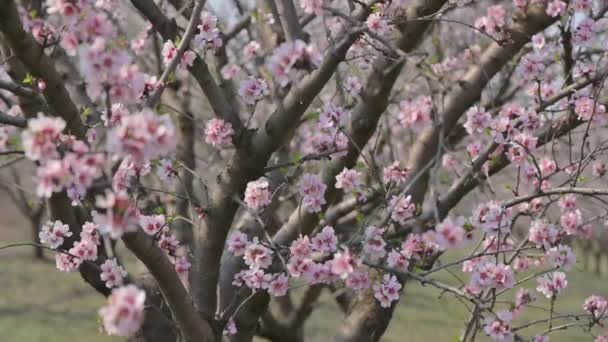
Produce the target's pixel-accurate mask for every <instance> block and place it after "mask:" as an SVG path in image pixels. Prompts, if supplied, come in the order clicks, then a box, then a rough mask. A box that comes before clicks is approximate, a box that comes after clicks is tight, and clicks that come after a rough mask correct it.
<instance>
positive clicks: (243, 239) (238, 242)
mask: <svg viewBox="0 0 608 342" xmlns="http://www.w3.org/2000/svg"><path fill="white" fill-rule="evenodd" d="M248 244H249V240H248V239H247V235H245V234H244V233H242V232H240V231H238V230H237V231H234V232H233V233H232V234H230V236H229V237H228V241H227V245H228V252H230V253H232V254H234V255H235V256H241V255H243V254H245V250H246V248H247V245H248Z"/></svg>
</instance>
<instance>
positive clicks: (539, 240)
mask: <svg viewBox="0 0 608 342" xmlns="http://www.w3.org/2000/svg"><path fill="white" fill-rule="evenodd" d="M528 239H529V240H530V242H532V243H534V244H536V247H537V248H541V247H542V248H544V249H546V250H548V249H550V248H551V247H553V246H554V245H555V243H556V242H557V241H558V231H557V229H556V228H555V226H554V225H552V224H550V223H547V222H546V221H544V220H540V219H537V220H534V221H532V222H531V223H530V236H529V237H528Z"/></svg>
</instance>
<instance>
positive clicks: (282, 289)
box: [268, 273, 289, 297]
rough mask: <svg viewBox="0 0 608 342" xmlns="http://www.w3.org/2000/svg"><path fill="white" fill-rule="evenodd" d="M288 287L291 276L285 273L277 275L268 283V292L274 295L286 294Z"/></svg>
mask: <svg viewBox="0 0 608 342" xmlns="http://www.w3.org/2000/svg"><path fill="white" fill-rule="evenodd" d="M288 289H289V278H288V277H287V275H286V274H285V273H281V274H279V275H277V276H276V277H275V278H274V279H273V280H272V281H271V282H270V284H269V285H268V293H269V294H270V295H271V296H274V297H281V296H284V295H285V294H287V290H288Z"/></svg>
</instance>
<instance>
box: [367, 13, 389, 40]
mask: <svg viewBox="0 0 608 342" xmlns="http://www.w3.org/2000/svg"><path fill="white" fill-rule="evenodd" d="M365 24H366V25H367V28H368V29H369V30H370V31H371V32H373V33H375V34H377V35H380V36H383V35H386V34H387V33H388V32H389V30H390V26H389V23H388V21H387V20H386V19H385V18H384V17H383V15H382V14H380V13H373V14H370V15H369V16H368V17H367V20H366V21H365Z"/></svg>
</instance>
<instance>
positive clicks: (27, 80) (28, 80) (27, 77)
mask: <svg viewBox="0 0 608 342" xmlns="http://www.w3.org/2000/svg"><path fill="white" fill-rule="evenodd" d="M23 84H30V85H31V84H34V78H33V77H32V75H31V74H30V73H29V72H28V73H27V74H26V75H25V78H24V79H23Z"/></svg>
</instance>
